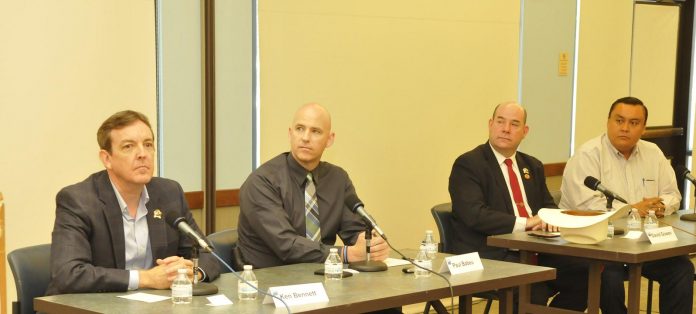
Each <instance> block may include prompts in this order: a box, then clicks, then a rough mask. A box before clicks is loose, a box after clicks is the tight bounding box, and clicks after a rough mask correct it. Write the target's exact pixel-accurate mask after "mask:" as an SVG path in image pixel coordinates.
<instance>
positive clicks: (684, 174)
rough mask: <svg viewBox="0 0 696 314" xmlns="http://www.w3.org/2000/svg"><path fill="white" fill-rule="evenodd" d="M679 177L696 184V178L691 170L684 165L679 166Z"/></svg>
mask: <svg viewBox="0 0 696 314" xmlns="http://www.w3.org/2000/svg"><path fill="white" fill-rule="evenodd" d="M676 172H677V177H678V178H680V179H681V178H683V179H686V180H689V181H691V183H693V184H696V178H694V176H693V175H692V174H691V171H689V169H686V167H684V166H682V165H677V171H676Z"/></svg>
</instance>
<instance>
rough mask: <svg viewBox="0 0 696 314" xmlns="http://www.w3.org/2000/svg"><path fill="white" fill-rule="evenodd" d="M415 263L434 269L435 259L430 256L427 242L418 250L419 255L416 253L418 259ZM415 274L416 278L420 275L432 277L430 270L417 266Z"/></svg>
mask: <svg viewBox="0 0 696 314" xmlns="http://www.w3.org/2000/svg"><path fill="white" fill-rule="evenodd" d="M414 263H416V265H418V266H421V267H424V268H427V269H433V260H432V259H430V257H428V250H427V248H426V247H425V244H422V245H421V247H420V250H418V255H416V259H415V260H414ZM415 274H416V278H418V277H430V272H429V271H427V270H425V269H422V268H420V267H416V269H415Z"/></svg>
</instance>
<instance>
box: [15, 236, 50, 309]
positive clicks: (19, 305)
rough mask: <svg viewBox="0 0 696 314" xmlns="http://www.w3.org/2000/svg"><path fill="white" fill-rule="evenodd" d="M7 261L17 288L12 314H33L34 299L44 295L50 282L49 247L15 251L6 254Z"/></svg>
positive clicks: (30, 247) (45, 245)
mask: <svg viewBox="0 0 696 314" xmlns="http://www.w3.org/2000/svg"><path fill="white" fill-rule="evenodd" d="M7 261H8V262H9V264H10V269H12V276H14V280H15V286H16V287H17V301H14V302H12V313H13V314H29V313H35V311H34V298H36V297H42V296H44V295H45V294H46V288H47V287H48V282H49V281H50V280H51V245H50V244H41V245H35V246H29V247H25V248H21V249H16V250H14V251H12V252H10V254H7Z"/></svg>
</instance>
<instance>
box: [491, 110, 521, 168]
mask: <svg viewBox="0 0 696 314" xmlns="http://www.w3.org/2000/svg"><path fill="white" fill-rule="evenodd" d="M527 132H529V127H527V111H526V110H525V109H524V108H523V107H522V106H521V105H520V104H518V103H516V102H514V101H508V102H504V103H501V104H499V105H497V106H496V107H495V110H493V116H492V117H491V119H490V120H488V142H489V143H490V144H491V146H492V147H493V149H495V150H496V151H497V152H498V153H500V154H502V155H503V156H505V157H510V156H512V155H513V154H514V153H515V152H516V151H517V147H518V146H519V145H520V143H521V142H522V139H524V137H525V136H527Z"/></svg>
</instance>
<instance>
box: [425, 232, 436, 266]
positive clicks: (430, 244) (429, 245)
mask: <svg viewBox="0 0 696 314" xmlns="http://www.w3.org/2000/svg"><path fill="white" fill-rule="evenodd" d="M423 244H424V245H425V250H426V253H427V254H428V258H430V259H431V260H432V259H435V255H437V243H435V240H434V239H433V231H432V230H425V239H423Z"/></svg>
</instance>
